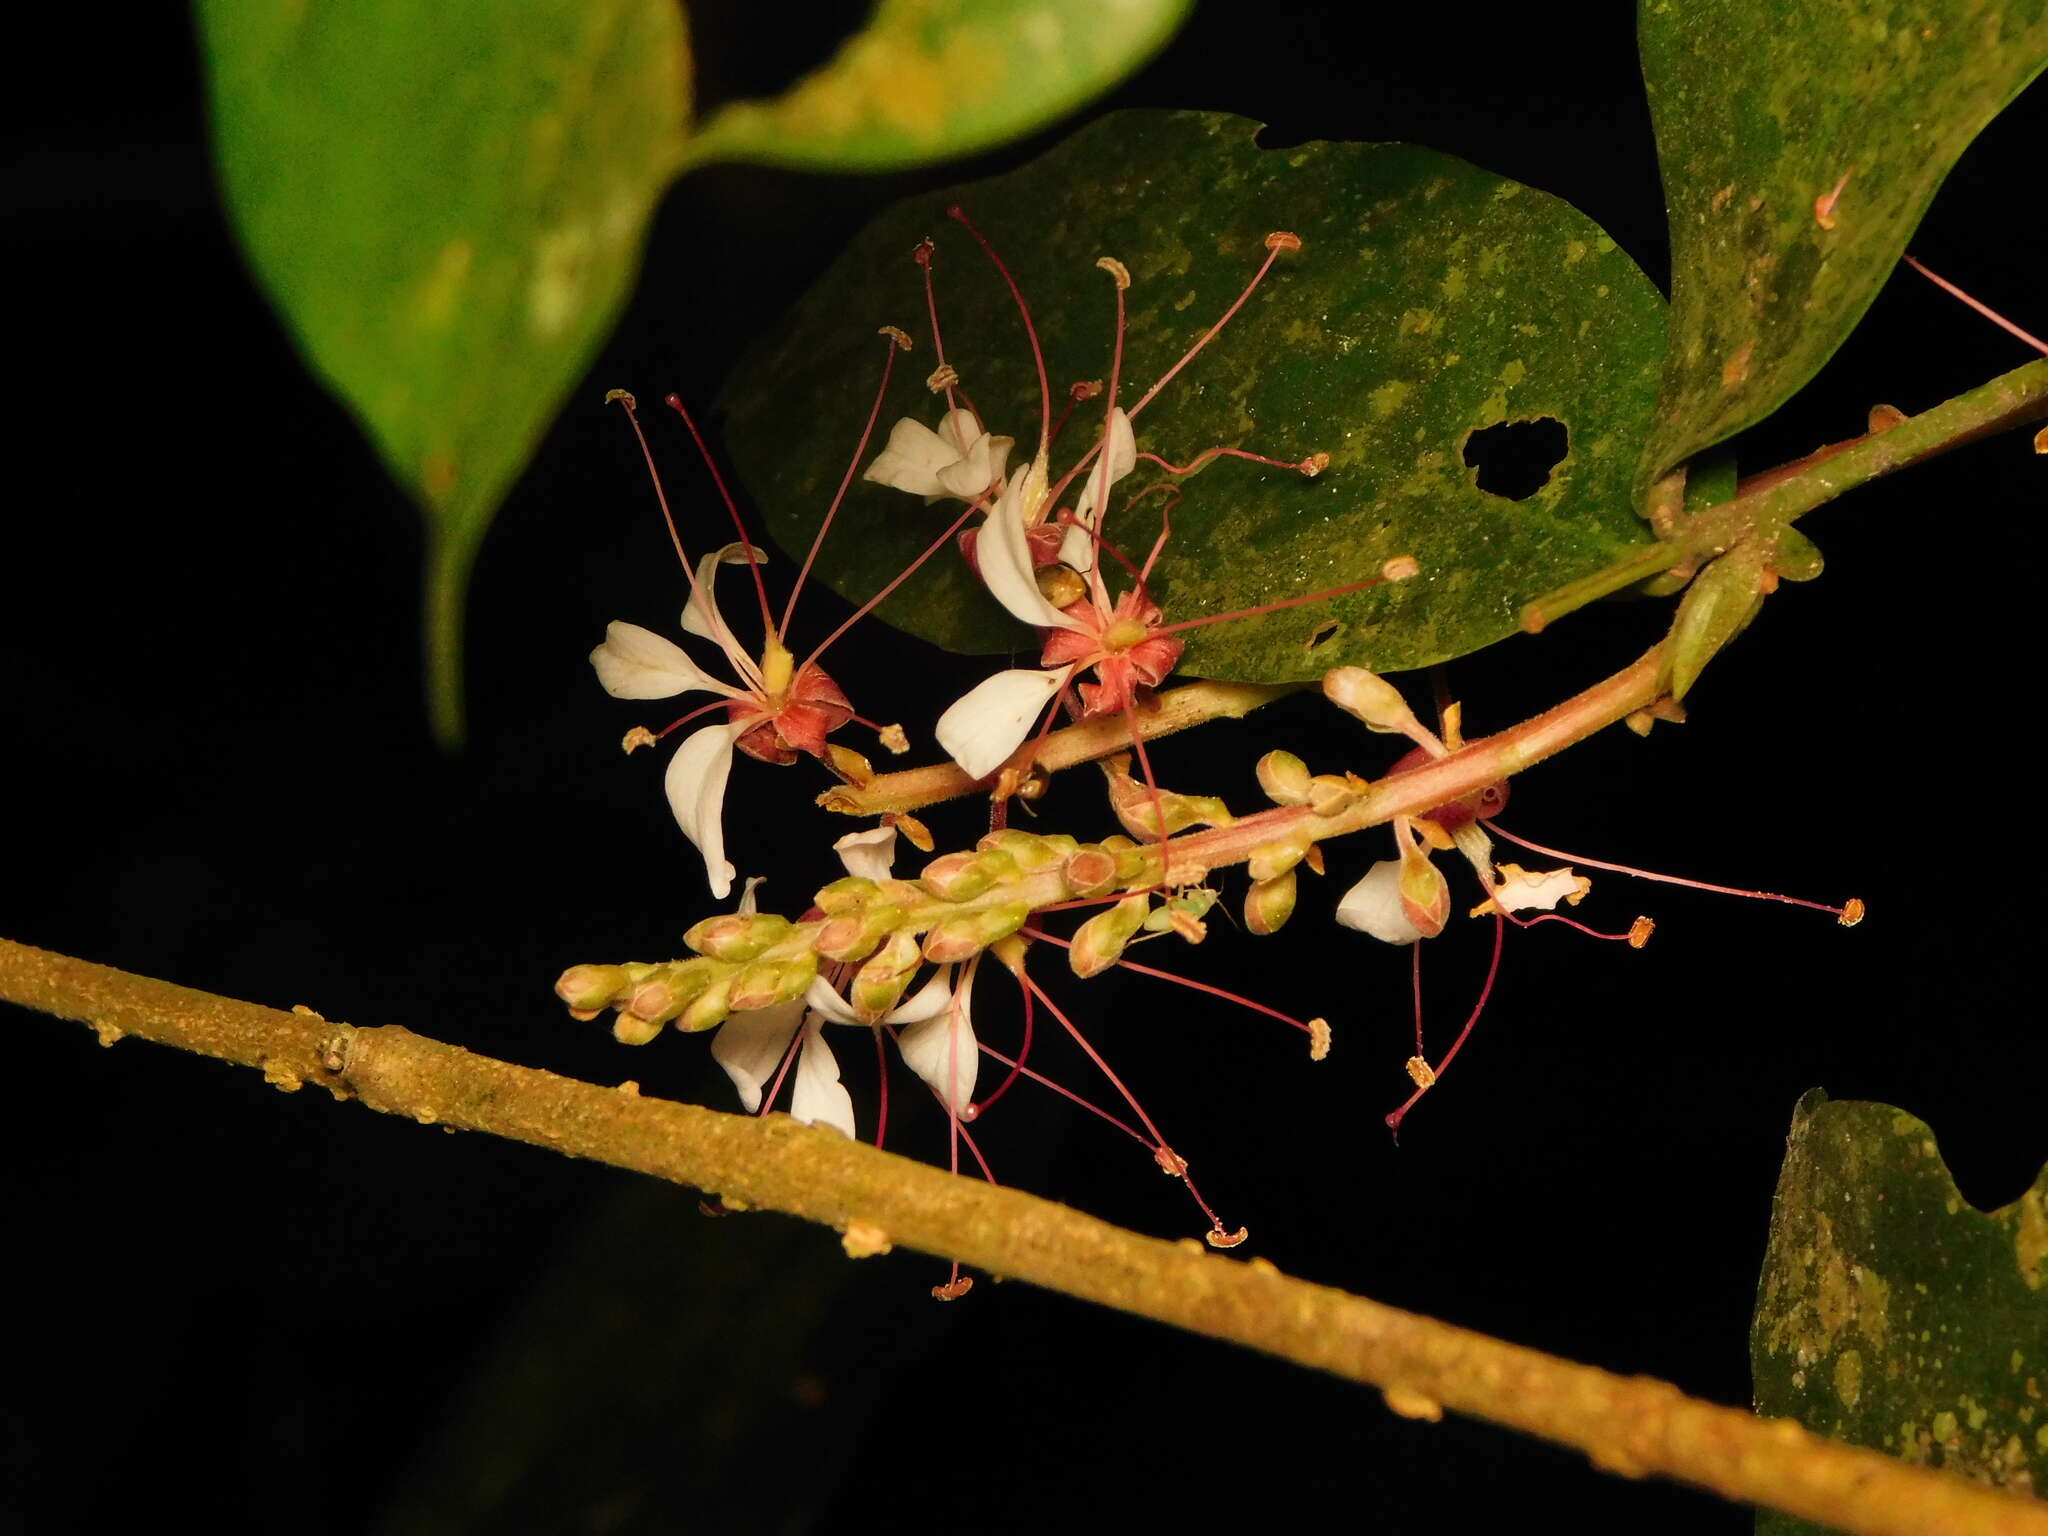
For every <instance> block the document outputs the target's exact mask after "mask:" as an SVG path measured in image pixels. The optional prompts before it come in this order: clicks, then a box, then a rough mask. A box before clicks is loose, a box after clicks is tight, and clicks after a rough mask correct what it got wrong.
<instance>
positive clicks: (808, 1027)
mask: <svg viewBox="0 0 2048 1536" xmlns="http://www.w3.org/2000/svg"><path fill="white" fill-rule="evenodd" d="M789 1113H790V1115H791V1117H792V1118H793V1119H797V1120H801V1121H802V1122H803V1123H804V1124H805V1125H829V1126H831V1127H832V1129H833V1130H835V1131H837V1132H838V1133H839V1134H840V1135H842V1136H844V1137H846V1138H847V1139H848V1140H851V1139H852V1138H853V1095H851V1094H849V1093H848V1092H847V1091H846V1087H845V1085H844V1084H843V1083H841V1082H840V1081H839V1062H838V1059H837V1058H835V1057H834V1056H833V1054H832V1047H831V1046H829V1045H827V1044H826V1043H825V1036H824V1034H823V1033H822V1032H821V1031H820V1030H819V1028H818V1021H817V1020H816V1019H815V1018H807V1019H805V1020H804V1043H803V1047H802V1049H801V1050H799V1051H798V1052H797V1058H796V1085H795V1086H794V1087H793V1088H791V1089H790V1094H789Z"/></svg>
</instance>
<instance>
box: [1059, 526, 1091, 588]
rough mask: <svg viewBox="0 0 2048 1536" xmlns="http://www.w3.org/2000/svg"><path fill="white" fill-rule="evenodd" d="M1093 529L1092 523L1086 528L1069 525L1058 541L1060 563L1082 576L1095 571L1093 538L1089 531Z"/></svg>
mask: <svg viewBox="0 0 2048 1536" xmlns="http://www.w3.org/2000/svg"><path fill="white" fill-rule="evenodd" d="M1093 527H1094V524H1092V523H1090V524H1088V525H1087V526H1086V527H1084V526H1082V525H1081V524H1079V523H1069V524H1068V525H1067V532H1066V536H1065V537H1064V538H1062V539H1061V540H1060V563H1061V564H1062V565H1071V566H1072V567H1073V568H1074V569H1075V570H1077V571H1079V572H1080V573H1081V574H1082V575H1083V576H1086V575H1087V574H1088V573H1089V572H1090V571H1092V570H1094V569H1095V536H1094V535H1093V534H1092V533H1091V532H1090V531H1089V530H1090V529H1091V528H1093Z"/></svg>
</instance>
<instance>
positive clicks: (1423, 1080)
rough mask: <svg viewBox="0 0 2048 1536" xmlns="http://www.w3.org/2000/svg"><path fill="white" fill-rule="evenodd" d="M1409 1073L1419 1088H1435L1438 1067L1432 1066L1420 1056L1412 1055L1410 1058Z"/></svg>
mask: <svg viewBox="0 0 2048 1536" xmlns="http://www.w3.org/2000/svg"><path fill="white" fill-rule="evenodd" d="M1408 1075H1409V1077H1411V1078H1413V1079H1414V1081H1415V1086H1416V1087H1418V1088H1434V1087H1435V1086H1436V1069H1435V1068H1433V1067H1431V1066H1430V1064H1429V1063H1428V1062H1426V1061H1424V1060H1423V1059H1422V1058H1421V1057H1420V1056H1410V1057H1409V1058H1408Z"/></svg>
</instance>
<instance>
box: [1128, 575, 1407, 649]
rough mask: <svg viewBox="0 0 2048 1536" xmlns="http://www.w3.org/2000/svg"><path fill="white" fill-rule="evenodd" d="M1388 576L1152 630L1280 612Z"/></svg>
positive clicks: (1161, 631)
mask: <svg viewBox="0 0 2048 1536" xmlns="http://www.w3.org/2000/svg"><path fill="white" fill-rule="evenodd" d="M1386 579H1387V578H1386V577H1384V576H1368V577H1367V578H1366V579H1365V580H1364V581H1354V582H1350V583H1348V584H1346V585H1344V586H1341V587H1325V588H1324V589H1323V590H1322V591H1320V592H1306V593H1303V594H1302V595H1301V596H1300V597H1286V598H1282V599H1281V600H1280V601H1279V602H1277V603H1261V604H1259V605H1258V606H1257V607H1256V608H1238V609H1234V610H1232V611H1231V612H1229V613H1211V614H1206V615H1204V616H1203V617H1201V618H1199V619H1182V620H1181V621H1180V622H1179V623H1178V624H1162V625H1160V626H1159V627H1158V628H1157V629H1154V630H1153V631H1152V633H1153V634H1155V635H1171V634H1174V633H1176V632H1177V631H1179V630H1183V629H1199V628H1200V627H1201V626H1202V625H1204V624H1221V623H1223V622H1224V621H1225V620H1227V619H1252V618H1257V617H1258V616H1259V615H1260V614H1262V613H1278V612H1279V611H1280V610H1281V609H1283V608H1299V607H1300V606H1301V605H1302V604H1303V603H1319V602H1321V601H1322V600H1323V599H1324V598H1326V597H1342V596H1344V594H1345V593H1347V592H1363V591H1364V590H1365V589H1366V588H1367V587H1376V586H1378V585H1380V584H1381V583H1382V582H1384V581H1385V580H1386Z"/></svg>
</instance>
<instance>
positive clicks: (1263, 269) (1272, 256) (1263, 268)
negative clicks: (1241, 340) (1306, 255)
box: [1126, 242, 1298, 421]
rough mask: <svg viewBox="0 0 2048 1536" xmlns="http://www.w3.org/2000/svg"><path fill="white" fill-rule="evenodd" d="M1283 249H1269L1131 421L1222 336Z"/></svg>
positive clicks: (1132, 414) (1142, 401)
mask: <svg viewBox="0 0 2048 1536" xmlns="http://www.w3.org/2000/svg"><path fill="white" fill-rule="evenodd" d="M1297 243H1298V242H1297ZM1283 249H1285V247H1283V246H1278V245H1275V246H1271V247H1269V248H1268V249H1267V251H1266V259H1265V261H1264V262H1263V263H1261V264H1260V266H1259V270H1258V271H1257V272H1255V273H1254V274H1253V275H1252V280H1251V281H1250V282H1249V283H1247V284H1245V289H1244V292H1243V293H1240V294H1239V295H1238V296H1237V302H1236V303H1235V304H1233V305H1231V306H1230V308H1228V309H1226V310H1225V311H1223V318H1222V319H1221V320H1218V321H1217V322H1216V323H1215V324H1214V325H1212V326H1210V327H1209V329H1208V330H1206V331H1204V332H1203V333H1202V339H1201V340H1200V341H1198V342H1196V343H1195V344H1194V345H1193V346H1192V347H1189V348H1188V350H1187V353H1186V354H1185V355H1184V356H1183V357H1182V358H1181V360H1180V361H1179V362H1177V363H1175V364H1174V365H1173V366H1172V367H1171V368H1169V369H1167V370H1166V372H1165V373H1163V374H1161V375H1160V378H1159V382H1158V383H1157V384H1154V385H1153V386H1152V387H1151V388H1150V389H1148V390H1146V391H1145V394H1144V396H1143V398H1142V399H1140V400H1139V401H1138V403H1137V404H1136V405H1134V406H1132V407H1131V408H1130V410H1129V412H1127V413H1126V414H1128V415H1129V416H1130V418H1131V420H1133V421H1136V420H1137V419H1138V412H1140V411H1142V410H1144V409H1145V407H1146V406H1148V405H1150V404H1151V403H1152V397H1153V396H1155V395H1157V394H1158V393H1159V391H1161V390H1162V389H1164V388H1166V386H1167V385H1168V384H1169V383H1171V382H1172V381H1173V376H1174V375H1175V374H1177V373H1179V372H1180V371H1181V369H1183V368H1185V367H1187V365H1188V364H1189V363H1191V362H1193V361H1194V360H1195V356H1196V354H1197V353H1199V352H1200V351H1201V350H1202V348H1204V347H1206V346H1208V345H1209V343H1210V342H1212V341H1214V340H1215V339H1216V338H1217V337H1218V336H1219V335H1221V334H1222V332H1223V327H1225V326H1226V325H1228V324H1230V322H1231V319H1232V318H1233V317H1234V316H1235V315H1236V314H1237V312H1238V311H1239V310H1240V309H1243V308H1244V306H1245V301H1246V300H1247V299H1249V298H1250V297H1251V296H1252V294H1253V293H1254V292H1255V291H1256V290H1257V289H1258V286H1259V284H1260V283H1262V282H1264V281H1265V280H1266V274H1267V273H1268V272H1270V271H1272V270H1273V263H1274V262H1276V261H1278V260H1279V259H1280V252H1281V251H1282V250H1283Z"/></svg>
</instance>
